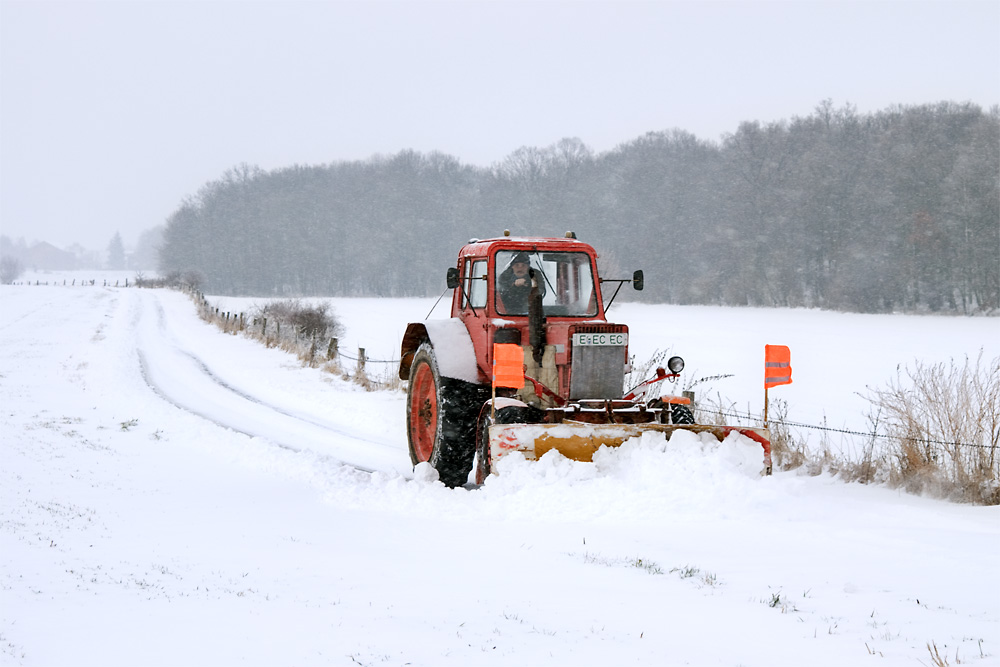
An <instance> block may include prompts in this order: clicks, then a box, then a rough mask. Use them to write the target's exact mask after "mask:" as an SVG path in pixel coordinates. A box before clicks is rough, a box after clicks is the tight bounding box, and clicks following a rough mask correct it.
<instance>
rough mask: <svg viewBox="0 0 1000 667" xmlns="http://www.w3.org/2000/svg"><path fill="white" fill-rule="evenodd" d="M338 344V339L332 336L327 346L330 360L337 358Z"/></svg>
mask: <svg viewBox="0 0 1000 667" xmlns="http://www.w3.org/2000/svg"><path fill="white" fill-rule="evenodd" d="M337 345H338V343H337V339H336V338H331V339H330V344H329V345H328V346H327V347H326V358H327V359H328V360H330V361H333V360H334V359H336V358H337V354H338V350H337Z"/></svg>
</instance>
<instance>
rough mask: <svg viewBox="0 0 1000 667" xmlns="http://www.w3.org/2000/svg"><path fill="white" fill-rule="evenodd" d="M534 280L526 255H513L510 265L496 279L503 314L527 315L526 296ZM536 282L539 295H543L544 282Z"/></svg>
mask: <svg viewBox="0 0 1000 667" xmlns="http://www.w3.org/2000/svg"><path fill="white" fill-rule="evenodd" d="M535 280H536V279H535V270H534V269H532V268H531V264H530V263H529V258H528V253H526V252H519V253H517V254H516V255H514V257H513V258H512V259H511V260H510V264H509V265H508V266H507V268H506V269H504V271H503V272H502V273H501V274H500V275H499V277H498V278H497V287H498V288H499V291H500V299H501V300H502V302H503V308H504V312H505V313H507V314H508V315H527V314H528V296H529V295H530V294H531V283H532V281H535ZM536 282H537V284H538V291H539V294H542V295H544V294H545V283H544V281H536Z"/></svg>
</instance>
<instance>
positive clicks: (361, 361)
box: [358, 347, 365, 375]
mask: <svg viewBox="0 0 1000 667" xmlns="http://www.w3.org/2000/svg"><path fill="white" fill-rule="evenodd" d="M364 374H365V348H363V347H359V348H358V375H364Z"/></svg>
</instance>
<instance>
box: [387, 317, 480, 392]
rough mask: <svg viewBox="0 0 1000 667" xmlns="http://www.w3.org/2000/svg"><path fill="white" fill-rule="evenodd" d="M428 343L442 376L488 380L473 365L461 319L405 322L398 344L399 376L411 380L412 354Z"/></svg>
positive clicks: (472, 350)
mask: <svg viewBox="0 0 1000 667" xmlns="http://www.w3.org/2000/svg"><path fill="white" fill-rule="evenodd" d="M425 342H430V344H431V347H433V348H434V359H435V361H437V365H438V372H439V373H440V374H441V376H442V377H447V378H455V379H457V380H464V381H466V382H471V383H473V384H483V383H485V382H489V379H488V378H487V376H486V374H485V373H484V372H481V371H480V369H479V367H478V366H477V365H476V350H475V348H474V347H473V346H472V337H471V336H469V332H468V330H467V329H466V328H465V324H464V323H463V322H462V320H460V319H457V318H456V319H447V320H425V321H423V322H411V323H410V324H408V325H406V333H405V334H403V342H402V345H401V346H400V352H399V354H400V356H399V379H400V380H409V379H410V364H412V363H413V355H414V354H416V352H417V348H419V347H420V346H421V345H422V344H423V343H425Z"/></svg>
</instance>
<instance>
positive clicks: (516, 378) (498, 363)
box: [493, 343, 524, 389]
mask: <svg viewBox="0 0 1000 667" xmlns="http://www.w3.org/2000/svg"><path fill="white" fill-rule="evenodd" d="M523 386H524V351H523V350H521V346H520V345H513V344H511V343H495V344H494V345H493V388H494V389H496V388H497V387H511V388H513V389H520V388H521V387H523Z"/></svg>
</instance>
